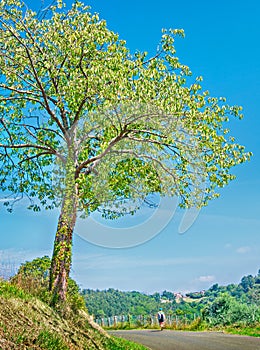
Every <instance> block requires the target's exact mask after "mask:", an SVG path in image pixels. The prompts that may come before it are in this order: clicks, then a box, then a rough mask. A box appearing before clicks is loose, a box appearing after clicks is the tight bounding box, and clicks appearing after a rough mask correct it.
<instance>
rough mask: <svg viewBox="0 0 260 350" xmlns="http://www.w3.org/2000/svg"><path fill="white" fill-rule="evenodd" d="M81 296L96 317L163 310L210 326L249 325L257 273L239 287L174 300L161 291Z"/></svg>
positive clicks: (255, 313) (256, 307)
mask: <svg viewBox="0 0 260 350" xmlns="http://www.w3.org/2000/svg"><path fill="white" fill-rule="evenodd" d="M82 295H83V297H84V299H85V301H86V306H87V308H88V311H89V313H90V314H92V315H94V316H95V317H96V318H102V317H112V316H115V315H135V316H137V315H146V316H148V315H154V314H156V312H157V311H158V309H159V308H160V307H163V309H164V311H165V313H166V314H167V315H185V317H187V318H189V317H193V315H194V314H196V315H201V318H202V319H203V320H204V321H205V322H207V323H208V324H210V325H213V326H217V325H224V326H225V325H230V324H235V323H237V324H239V323H243V324H251V323H254V322H260V270H259V271H258V274H257V275H256V276H252V275H248V276H244V277H243V278H242V279H241V281H240V283H239V284H229V285H227V286H220V285H218V284H214V285H212V286H211V287H210V288H209V289H208V290H205V291H203V292H194V293H187V294H186V295H185V297H184V298H178V299H176V297H175V295H174V293H172V292H169V291H164V292H162V293H158V292H157V293H154V294H151V295H147V294H144V293H140V292H137V291H129V292H123V291H119V290H115V289H112V288H110V289H108V290H91V289H84V290H83V291H82Z"/></svg>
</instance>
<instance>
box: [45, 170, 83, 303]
mask: <svg viewBox="0 0 260 350" xmlns="http://www.w3.org/2000/svg"><path fill="white" fill-rule="evenodd" d="M77 205H78V193H77V184H76V183H75V177H74V172H72V171H69V172H68V173H67V176H66V179H65V193H64V199H63V202H62V207H61V212H60V216H59V220H58V226H57V231H56V236H55V240H54V248H53V255H52V261H51V269H50V283H49V289H50V291H51V292H52V301H51V304H52V305H53V306H54V305H57V304H58V303H60V302H64V301H65V300H66V294H67V288H68V278H69V273H70V268H71V257H72V236H73V231H74V227H75V223H76V218H77Z"/></svg>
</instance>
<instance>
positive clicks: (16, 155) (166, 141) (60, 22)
mask: <svg viewBox="0 0 260 350" xmlns="http://www.w3.org/2000/svg"><path fill="white" fill-rule="evenodd" d="M176 36H184V32H183V30H163V31H162V38H161V41H160V44H159V46H158V49H157V52H156V53H155V54H154V56H152V55H148V53H147V52H136V53H134V54H131V53H130V52H129V50H128V49H127V47H126V46H125V41H123V40H120V39H119V37H118V35H117V34H115V33H113V32H112V31H110V30H109V29H108V28H107V26H106V22H105V21H103V20H100V19H99V17H98V15H97V14H94V15H93V14H91V13H90V12H89V7H87V6H85V5H84V4H83V3H80V2H78V1H76V2H75V3H74V4H73V5H72V7H71V8H70V9H69V10H66V7H65V3H63V1H61V0H59V1H57V3H56V5H54V6H51V7H50V8H49V10H48V11H45V12H39V13H38V14H37V13H35V12H33V11H31V10H29V9H28V8H27V7H26V6H25V4H24V3H23V2H21V1H20V0H2V1H1V3H0V75H1V78H0V90H1V97H0V114H1V117H0V162H1V167H0V183H1V188H2V190H3V191H5V192H6V193H7V197H8V196H10V197H11V199H12V201H10V200H8V199H7V200H6V202H5V205H7V207H8V208H9V210H12V207H13V204H14V203H15V201H16V200H19V199H21V198H24V197H28V198H29V199H30V200H31V203H30V206H29V207H30V208H32V209H34V210H40V207H44V208H45V209H51V208H54V207H55V206H58V205H60V203H61V200H62V197H63V196H64V188H66V187H67V186H68V182H69V183H70V184H73V186H74V185H76V187H77V196H78V208H79V209H80V210H83V211H84V212H85V213H86V214H88V213H90V212H91V211H93V210H96V209H100V210H101V208H103V211H104V213H105V215H108V216H110V217H114V216H115V215H117V214H118V213H119V212H120V213H122V214H124V213H125V212H127V211H129V208H128V209H126V207H125V206H122V205H121V204H122V203H124V202H125V201H126V200H128V201H129V200H131V203H133V205H132V206H131V208H130V211H135V210H136V209H137V208H138V207H139V205H140V202H138V199H141V200H143V199H145V198H146V197H147V195H148V194H149V193H153V192H156V193H160V194H161V195H169V196H174V195H177V196H179V197H180V205H181V206H183V207H190V206H193V205H197V206H202V205H205V204H207V202H208V200H210V199H212V198H214V197H216V196H217V195H218V193H217V190H216V188H217V187H222V186H224V185H226V184H227V183H228V182H229V181H230V180H231V179H233V178H234V176H233V175H232V174H231V173H230V168H231V167H233V166H234V165H236V164H239V163H242V162H244V161H246V160H247V159H249V157H250V154H249V153H245V151H244V147H243V146H241V145H238V144H236V143H235V140H234V138H232V137H230V136H229V135H228V130H227V129H225V127H224V125H225V124H226V122H227V121H228V120H229V117H230V116H238V117H241V114H240V113H241V108H240V107H237V106H229V105H227V104H226V102H225V99H224V98H220V99H218V98H215V97H210V96H209V93H208V91H203V90H202V87H201V81H202V78H201V77H198V78H197V79H195V80H194V79H192V78H191V72H190V69H189V68H188V67H187V66H185V65H183V64H181V63H180V62H179V60H178V58H177V56H176V54H175V46H174V42H175V38H176ZM53 165H54V166H53ZM111 202H113V203H114V204H113V205H111ZM120 205H121V209H119V208H118V207H119V206H120Z"/></svg>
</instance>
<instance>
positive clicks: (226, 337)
mask: <svg viewBox="0 0 260 350" xmlns="http://www.w3.org/2000/svg"><path fill="white" fill-rule="evenodd" d="M110 334H113V335H114V336H116V337H120V338H125V339H128V340H132V341H135V342H137V343H141V344H143V345H145V346H147V347H148V348H150V349H151V350H260V338H255V337H247V336H240V335H231V334H223V333H219V332H182V331H168V330H163V331H162V332H161V331H159V330H130V331H112V332H110Z"/></svg>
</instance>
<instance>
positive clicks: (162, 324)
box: [157, 308, 166, 331]
mask: <svg viewBox="0 0 260 350" xmlns="http://www.w3.org/2000/svg"><path fill="white" fill-rule="evenodd" d="M157 318H158V322H159V326H160V328H161V331H162V330H163V328H164V327H165V320H166V317H165V314H164V312H163V311H162V308H160V309H159V311H158V314H157Z"/></svg>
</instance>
